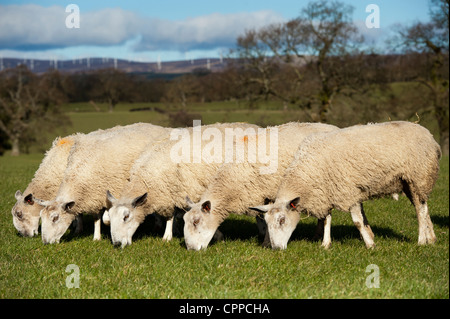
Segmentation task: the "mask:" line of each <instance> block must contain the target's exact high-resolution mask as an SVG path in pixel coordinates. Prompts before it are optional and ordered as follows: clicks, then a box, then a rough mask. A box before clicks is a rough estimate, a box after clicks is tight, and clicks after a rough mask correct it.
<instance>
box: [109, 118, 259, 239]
mask: <svg viewBox="0 0 450 319" xmlns="http://www.w3.org/2000/svg"><path fill="white" fill-rule="evenodd" d="M257 129H258V126H256V125H252V124H246V123H223V124H220V123H217V124H213V125H204V126H198V127H191V128H185V129H182V130H179V129H176V130H174V132H175V133H176V134H174V135H172V139H171V140H167V141H165V142H162V143H157V144H155V145H154V146H153V147H152V148H149V149H148V150H147V151H146V152H144V153H143V154H142V155H141V157H140V158H139V159H138V160H136V162H135V163H134V165H133V167H132V169H131V170H130V177H129V182H128V183H127V184H126V185H125V186H124V187H123V190H122V191H121V192H118V191H112V190H111V192H109V191H108V193H107V199H108V201H109V203H110V207H108V212H107V214H105V215H104V219H105V217H106V218H107V219H109V220H110V225H111V239H112V242H113V244H114V245H121V246H122V248H123V247H125V246H126V245H131V243H132V237H133V234H134V233H135V231H136V229H137V228H138V226H139V225H140V224H141V223H142V222H143V221H144V219H145V217H146V216H147V215H149V214H151V213H154V212H156V213H157V214H159V215H161V216H163V217H164V218H165V219H166V220H167V226H166V231H165V233H164V236H163V240H165V241H169V240H171V238H172V227H171V226H172V222H173V216H174V210H175V209H176V208H178V209H183V208H184V207H185V198H186V196H187V195H188V196H190V197H192V198H194V199H198V198H199V196H200V195H201V194H202V193H203V191H204V190H205V188H206V186H207V185H208V183H209V181H210V179H211V177H212V176H214V173H215V171H216V170H217V168H218V167H219V166H220V165H221V163H222V161H223V160H224V159H225V154H226V152H225V149H224V148H223V147H222V146H223V145H222V144H223V143H224V141H225V139H226V138H228V137H231V138H232V139H234V140H235V139H237V138H243V137H242V136H244V135H245V134H248V133H249V132H250V133H251V132H256V130H257ZM227 132H228V133H232V134H228V133H227ZM227 134H228V135H227ZM234 134H237V135H236V137H234V136H233V135H234ZM177 135H178V136H177ZM230 135H231V136H230ZM181 136H182V138H181V139H179V137H181ZM206 141H210V142H206ZM198 142H200V143H198ZM231 142H232V141H231ZM195 150H197V152H198V153H196V151H195ZM183 152H184V155H187V156H186V157H184V159H183V156H182V155H183ZM114 192H116V193H117V194H120V198H118V199H116V198H115V197H114V196H113V195H112V193H114ZM106 215H107V216H106Z"/></svg>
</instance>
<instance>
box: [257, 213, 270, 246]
mask: <svg viewBox="0 0 450 319" xmlns="http://www.w3.org/2000/svg"><path fill="white" fill-rule="evenodd" d="M256 225H257V226H258V233H259V237H260V238H264V240H263V243H262V244H261V246H262V247H270V237H269V232H268V231H267V224H266V221H265V220H264V216H262V215H257V216H256Z"/></svg>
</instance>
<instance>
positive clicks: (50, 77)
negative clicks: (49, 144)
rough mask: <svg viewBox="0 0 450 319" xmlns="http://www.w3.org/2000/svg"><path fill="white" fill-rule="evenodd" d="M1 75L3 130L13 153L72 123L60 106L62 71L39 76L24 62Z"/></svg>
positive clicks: (0, 105)
mask: <svg viewBox="0 0 450 319" xmlns="http://www.w3.org/2000/svg"><path fill="white" fill-rule="evenodd" d="M0 78H1V80H0V83H1V84H2V85H1V87H0V130H1V131H3V132H4V134H5V135H6V136H7V137H8V139H9V140H10V142H11V145H12V152H11V155H13V156H18V155H20V149H21V144H22V143H25V142H27V141H36V140H37V139H38V138H39V137H41V136H43V134H42V133H43V132H48V131H52V130H53V129H55V128H56V127H58V126H61V125H64V124H68V123H70V120H69V119H68V118H67V116H65V115H64V114H63V113H62V112H61V109H60V103H61V101H62V100H63V99H64V94H63V92H62V91H60V82H59V80H60V78H59V74H58V73H49V74H46V75H44V76H41V77H38V76H36V75H35V74H33V73H32V72H30V71H29V70H28V69H27V68H26V66H23V65H20V66H18V67H17V68H15V69H7V70H5V71H3V72H1V73H0Z"/></svg>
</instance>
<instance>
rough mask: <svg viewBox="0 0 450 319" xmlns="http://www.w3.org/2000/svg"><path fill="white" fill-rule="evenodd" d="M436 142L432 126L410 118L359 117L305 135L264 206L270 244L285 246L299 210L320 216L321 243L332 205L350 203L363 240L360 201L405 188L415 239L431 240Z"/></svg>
mask: <svg viewBox="0 0 450 319" xmlns="http://www.w3.org/2000/svg"><path fill="white" fill-rule="evenodd" d="M440 158H441V149H440V147H439V145H438V144H437V143H436V141H435V140H434V138H433V136H432V135H431V134H430V132H429V131H428V130H427V129H426V128H424V127H422V126H420V125H418V124H414V123H410V122H403V121H393V122H387V123H379V124H368V125H357V126H352V127H348V128H345V129H341V130H338V131H333V132H329V133H323V134H317V135H314V136H310V137H308V138H307V139H306V140H305V141H304V142H303V144H302V145H301V146H300V147H299V149H298V152H297V153H296V155H295V158H294V160H293V162H292V163H291V164H290V165H289V167H288V168H287V169H286V172H285V175H284V177H283V178H282V182H281V184H280V187H279V189H278V192H277V196H276V199H275V202H274V203H273V204H269V205H263V206H260V207H256V209H258V210H259V211H263V212H266V213H265V221H266V222H267V225H268V231H269V235H270V236H269V237H270V242H271V246H272V248H274V249H286V246H287V242H288V240H289V238H290V236H291V234H292V232H293V231H294V229H295V228H296V225H297V223H298V221H299V219H300V213H301V212H306V213H307V214H310V215H312V216H314V217H316V218H318V219H322V220H325V234H324V240H323V242H322V246H324V247H325V248H328V247H330V245H331V237H330V223H331V210H332V209H333V208H336V209H338V210H341V211H348V212H350V214H351V216H352V220H353V222H354V224H355V226H356V227H357V228H358V230H359V231H360V233H361V236H362V238H363V240H364V242H365V245H366V247H367V248H373V247H374V245H375V244H374V235H373V232H372V230H371V229H370V226H369V225H368V223H367V219H366V218H365V216H364V210H363V202H364V201H367V200H370V199H372V198H377V197H381V196H386V195H390V194H393V193H400V192H402V191H403V193H404V194H405V195H406V196H407V197H408V199H409V200H410V201H411V203H412V204H413V205H414V207H415V210H416V213H417V219H418V224H419V238H418V244H419V245H424V244H431V243H434V242H435V241H436V236H435V234H434V231H433V224H432V223H431V219H430V216H429V214H428V206H427V200H428V197H429V195H430V193H431V191H432V189H433V186H434V184H435V182H436V179H437V178H438V173H439V159H440Z"/></svg>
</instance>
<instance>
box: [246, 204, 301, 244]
mask: <svg viewBox="0 0 450 319" xmlns="http://www.w3.org/2000/svg"><path fill="white" fill-rule="evenodd" d="M299 201H300V198H299V197H297V198H295V199H293V200H291V201H275V203H274V204H269V205H263V206H258V207H250V209H253V210H256V211H258V212H262V213H265V215H264V220H265V221H266V223H267V231H268V232H269V237H270V244H271V246H272V248H273V249H286V247H287V243H288V241H289V238H290V237H291V235H292V233H293V232H294V230H295V228H296V227H297V224H298V222H299V220H300V213H299V208H298V203H299Z"/></svg>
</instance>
